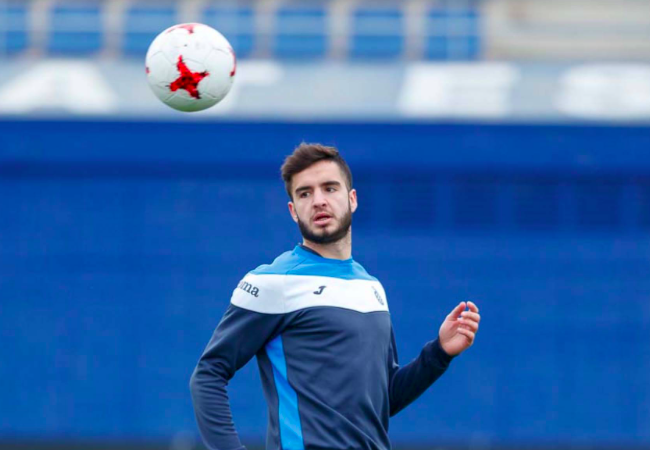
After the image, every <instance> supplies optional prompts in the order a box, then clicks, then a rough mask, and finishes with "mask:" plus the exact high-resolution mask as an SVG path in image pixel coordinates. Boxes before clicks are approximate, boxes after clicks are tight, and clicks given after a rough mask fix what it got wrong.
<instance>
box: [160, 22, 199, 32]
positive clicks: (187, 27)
mask: <svg viewBox="0 0 650 450" xmlns="http://www.w3.org/2000/svg"><path fill="white" fill-rule="evenodd" d="M196 25H197V24H196V23H184V24H181V25H176V26H175V27H172V28H170V29H169V30H167V33H171V32H172V31H174V30H180V29H182V30H187V32H188V33H190V34H193V33H194V27H195V26H196Z"/></svg>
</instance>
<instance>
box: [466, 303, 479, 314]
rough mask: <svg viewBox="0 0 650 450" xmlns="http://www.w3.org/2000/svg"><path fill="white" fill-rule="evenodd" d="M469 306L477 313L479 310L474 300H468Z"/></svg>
mask: <svg viewBox="0 0 650 450" xmlns="http://www.w3.org/2000/svg"><path fill="white" fill-rule="evenodd" d="M467 307H468V308H469V310H470V311H472V312H475V313H477V312H478V306H476V305H475V304H474V302H467Z"/></svg>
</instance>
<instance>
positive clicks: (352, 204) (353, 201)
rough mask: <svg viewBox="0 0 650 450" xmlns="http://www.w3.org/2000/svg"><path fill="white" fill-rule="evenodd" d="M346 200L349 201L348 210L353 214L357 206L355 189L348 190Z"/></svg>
mask: <svg viewBox="0 0 650 450" xmlns="http://www.w3.org/2000/svg"><path fill="white" fill-rule="evenodd" d="M348 198H349V199H350V209H351V210H352V212H355V211H356V210H357V206H359V205H358V204H357V190H356V189H352V190H350V192H349V193H348Z"/></svg>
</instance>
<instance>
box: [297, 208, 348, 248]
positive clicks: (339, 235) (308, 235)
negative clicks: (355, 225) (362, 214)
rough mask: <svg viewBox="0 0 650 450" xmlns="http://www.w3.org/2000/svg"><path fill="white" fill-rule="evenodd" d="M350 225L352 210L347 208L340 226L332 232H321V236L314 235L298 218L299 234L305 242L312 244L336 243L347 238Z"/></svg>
mask: <svg viewBox="0 0 650 450" xmlns="http://www.w3.org/2000/svg"><path fill="white" fill-rule="evenodd" d="M351 225H352V209H351V208H348V212H347V213H345V215H344V216H343V217H342V218H341V224H340V225H339V227H338V228H337V229H335V230H334V231H332V232H327V231H325V232H323V233H322V234H316V233H314V232H313V231H312V230H311V229H310V228H309V227H308V226H307V224H306V223H304V222H303V221H302V220H300V217H298V228H300V234H302V237H303V238H305V240H307V241H310V242H313V243H314V244H321V245H322V244H331V243H333V242H338V241H340V240H341V239H343V238H344V237H345V236H347V234H348V231H350V226H351Z"/></svg>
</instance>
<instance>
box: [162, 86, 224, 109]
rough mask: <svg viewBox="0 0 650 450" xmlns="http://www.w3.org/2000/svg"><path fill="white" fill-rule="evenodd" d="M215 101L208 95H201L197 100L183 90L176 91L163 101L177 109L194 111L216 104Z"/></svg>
mask: <svg viewBox="0 0 650 450" xmlns="http://www.w3.org/2000/svg"><path fill="white" fill-rule="evenodd" d="M217 102H218V101H217V100H215V99H214V98H212V97H209V96H203V97H201V99H198V100H197V99H195V98H193V97H191V96H190V95H189V94H187V93H186V92H184V91H178V92H175V93H174V95H173V96H172V97H171V98H169V99H168V100H167V101H165V102H164V103H165V104H166V105H168V106H170V107H172V108H174V109H176V110H178V111H183V112H196V111H203V110H204V109H208V108H210V107H211V106H214V105H216V104H217Z"/></svg>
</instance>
